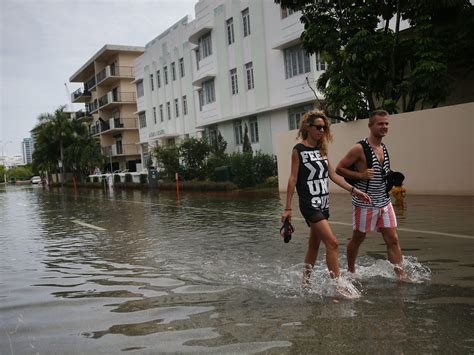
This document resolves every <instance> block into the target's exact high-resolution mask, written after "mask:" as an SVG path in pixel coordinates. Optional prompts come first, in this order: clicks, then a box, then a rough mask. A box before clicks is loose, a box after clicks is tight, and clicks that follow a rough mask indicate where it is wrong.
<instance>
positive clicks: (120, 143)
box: [115, 123, 146, 154]
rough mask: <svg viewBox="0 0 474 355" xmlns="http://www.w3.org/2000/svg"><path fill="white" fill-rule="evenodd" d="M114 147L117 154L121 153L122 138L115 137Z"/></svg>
mask: <svg viewBox="0 0 474 355" xmlns="http://www.w3.org/2000/svg"><path fill="white" fill-rule="evenodd" d="M145 124H146V123H145ZM115 148H116V150H117V154H123V146H122V139H117V140H116V141H115Z"/></svg>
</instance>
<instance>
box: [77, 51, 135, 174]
mask: <svg viewBox="0 0 474 355" xmlns="http://www.w3.org/2000/svg"><path fill="white" fill-rule="evenodd" d="M143 52H144V48H143V47H131V46H118V45H110V44H107V45H105V46H104V47H102V48H101V49H100V50H99V51H98V52H97V53H96V54H94V55H93V56H92V58H90V59H89V60H88V61H87V62H86V63H85V64H84V65H83V66H82V67H81V68H80V69H79V70H78V71H77V72H75V73H74V74H73V75H72V76H71V77H70V79H69V81H70V82H79V83H83V87H82V88H79V89H78V90H76V91H74V92H73V93H72V94H71V101H72V102H73V103H81V102H83V103H85V110H84V111H82V110H81V111H79V112H76V119H79V120H81V121H82V122H84V123H85V124H87V126H88V129H89V132H90V134H91V135H92V136H94V137H96V138H97V139H99V140H100V145H101V147H102V154H103V155H104V156H105V157H106V159H107V162H108V164H107V166H106V170H109V171H116V170H125V169H128V170H129V171H137V170H141V168H142V164H141V158H140V149H139V145H138V142H139V135H138V124H137V123H138V117H137V114H136V111H137V94H136V86H135V84H134V83H132V82H133V80H134V77H135V73H134V68H133V65H134V60H135V59H136V58H137V57H138V56H140V55H142V54H143Z"/></svg>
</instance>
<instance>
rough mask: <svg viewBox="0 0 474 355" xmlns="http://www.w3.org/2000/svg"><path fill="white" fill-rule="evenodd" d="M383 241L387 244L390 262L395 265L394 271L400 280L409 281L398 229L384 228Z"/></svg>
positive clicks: (382, 230)
mask: <svg viewBox="0 0 474 355" xmlns="http://www.w3.org/2000/svg"><path fill="white" fill-rule="evenodd" d="M380 231H381V232H382V236H383V240H384V242H385V244H387V256H388V260H389V261H390V262H391V263H392V264H393V265H395V267H394V270H395V273H396V274H397V275H398V277H399V278H400V279H407V274H406V273H405V271H403V265H402V264H403V255H402V250H401V248H400V242H399V240H398V234H397V229H396V228H382V229H381V230H380Z"/></svg>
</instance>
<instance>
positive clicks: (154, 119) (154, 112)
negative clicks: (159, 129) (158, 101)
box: [153, 107, 156, 124]
mask: <svg viewBox="0 0 474 355" xmlns="http://www.w3.org/2000/svg"><path fill="white" fill-rule="evenodd" d="M153 121H154V122H155V124H156V107H153Z"/></svg>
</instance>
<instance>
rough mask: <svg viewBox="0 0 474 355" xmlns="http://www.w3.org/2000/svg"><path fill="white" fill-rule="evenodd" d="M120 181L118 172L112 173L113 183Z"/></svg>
mask: <svg viewBox="0 0 474 355" xmlns="http://www.w3.org/2000/svg"><path fill="white" fill-rule="evenodd" d="M119 183H120V175H119V174H114V185H115V184H119Z"/></svg>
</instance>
